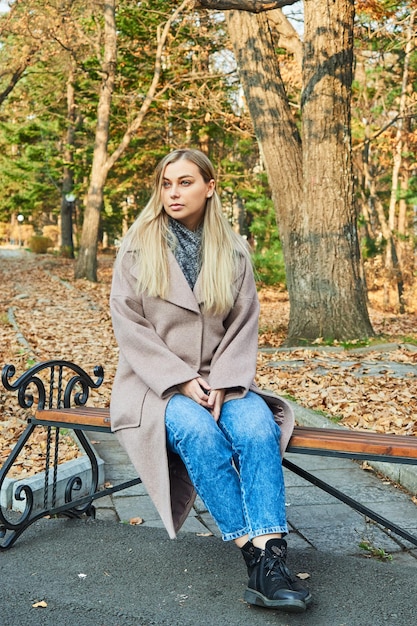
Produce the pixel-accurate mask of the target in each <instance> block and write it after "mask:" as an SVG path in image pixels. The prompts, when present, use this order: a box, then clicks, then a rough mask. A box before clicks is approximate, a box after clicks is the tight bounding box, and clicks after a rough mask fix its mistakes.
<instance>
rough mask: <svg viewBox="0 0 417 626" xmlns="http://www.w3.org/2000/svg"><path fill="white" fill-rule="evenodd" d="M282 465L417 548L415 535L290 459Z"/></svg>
mask: <svg viewBox="0 0 417 626" xmlns="http://www.w3.org/2000/svg"><path fill="white" fill-rule="evenodd" d="M282 464H283V466H284V467H286V468H287V469H289V470H290V471H291V472H294V474H297V475H298V476H301V478H304V479H305V480H307V481H308V482H310V483H312V484H313V485H315V486H316V487H319V489H322V490H323V491H326V492H327V493H329V494H330V495H331V496H333V497H335V498H337V499H338V500H340V501H341V502H344V504H347V505H348V506H350V507H351V508H352V509H354V510H355V511H358V512H359V513H362V514H363V515H366V517H369V519H371V520H373V521H374V522H376V523H377V524H380V525H381V526H383V527H384V528H388V529H389V530H391V531H392V532H393V533H395V534H396V535H398V536H399V537H402V538H403V539H406V540H407V541H409V542H410V543H412V544H413V545H415V546H417V537H415V536H414V535H411V534H410V533H409V532H407V531H406V530H404V529H403V528H401V527H400V526H397V525H396V524H394V523H393V522H390V521H389V520H387V519H386V518H385V517H382V516H381V515H379V514H378V513H376V512H375V511H372V509H369V508H368V507H366V506H364V505H362V504H360V502H357V501H356V500H354V499H353V498H350V497H349V496H347V495H346V494H344V493H342V492H341V491H339V490H338V489H336V488H335V487H332V486H331V485H328V484H327V483H325V482H324V481H322V480H320V478H317V476H314V475H313V474H311V473H310V472H307V471H306V470H305V469H303V468H302V467H299V466H298V465H295V463H292V462H291V461H289V460H288V459H286V458H284V459H283V461H282Z"/></svg>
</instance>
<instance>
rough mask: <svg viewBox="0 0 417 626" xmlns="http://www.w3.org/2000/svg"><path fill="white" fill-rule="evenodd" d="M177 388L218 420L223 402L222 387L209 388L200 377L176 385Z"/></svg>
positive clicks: (223, 392)
mask: <svg viewBox="0 0 417 626" xmlns="http://www.w3.org/2000/svg"><path fill="white" fill-rule="evenodd" d="M177 389H178V391H179V392H180V393H182V395H183V396H187V398H191V400H194V402H197V404H199V405H200V406H203V407H204V408H205V409H207V410H208V411H210V413H211V414H212V416H213V417H214V419H215V420H216V422H217V421H218V419H219V417H220V412H221V410H222V406H223V402H224V395H225V390H224V389H211V387H210V385H209V384H208V383H207V382H206V381H205V380H204V378H200V377H199V378H193V379H192V380H188V381H187V382H186V383H182V384H181V385H177Z"/></svg>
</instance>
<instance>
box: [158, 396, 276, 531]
mask: <svg viewBox="0 0 417 626" xmlns="http://www.w3.org/2000/svg"><path fill="white" fill-rule="evenodd" d="M165 424H166V432H167V445H168V447H169V449H170V450H172V451H173V452H176V453H177V454H179V456H180V457H181V459H182V460H183V462H184V464H185V466H186V468H187V470H188V474H189V476H190V479H191V481H192V482H193V485H194V487H195V489H196V491H197V493H198V494H199V496H200V497H201V499H202V500H203V502H204V504H205V506H206V507H207V510H208V511H209V512H210V514H211V515H212V517H213V518H214V520H215V522H216V524H217V525H218V527H219V529H220V531H221V533H222V536H223V539H224V541H229V540H232V539H237V538H238V537H242V536H244V535H246V534H247V535H249V538H250V539H252V538H253V537H257V536H259V535H266V534H270V533H283V534H284V533H286V532H287V523H286V515H285V489H284V477H283V471H282V464H281V453H280V444H279V440H280V435H281V432H280V429H279V426H278V425H277V424H276V422H275V421H274V417H273V415H272V412H271V411H270V409H269V407H268V406H267V404H266V403H265V402H264V400H263V399H262V398H261V397H260V396H259V395H257V394H256V393H253V392H249V393H248V394H247V395H246V396H245V397H244V398H241V399H238V400H229V401H228V402H225V403H224V404H223V407H222V411H221V415H220V419H219V421H218V422H217V423H216V422H215V420H214V419H213V417H212V415H211V413H210V412H209V411H208V410H207V409H205V408H203V407H202V406H200V405H199V404H197V403H196V402H194V400H191V399H190V398H187V397H186V396H183V395H181V394H176V395H175V396H173V397H172V398H171V399H170V400H169V402H168V405H167V407H166V411H165Z"/></svg>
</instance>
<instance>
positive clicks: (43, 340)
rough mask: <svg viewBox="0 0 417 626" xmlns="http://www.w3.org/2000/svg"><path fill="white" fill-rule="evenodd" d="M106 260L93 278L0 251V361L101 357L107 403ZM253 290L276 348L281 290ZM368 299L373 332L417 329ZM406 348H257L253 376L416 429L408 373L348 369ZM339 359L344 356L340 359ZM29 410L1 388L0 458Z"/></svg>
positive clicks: (375, 420) (404, 429)
mask: <svg viewBox="0 0 417 626" xmlns="http://www.w3.org/2000/svg"><path fill="white" fill-rule="evenodd" d="M112 267H113V258H112V257H110V256H109V257H104V256H103V257H101V259H100V263H99V282H98V283H97V284H93V283H90V282H88V281H85V280H75V279H74V277H73V276H74V262H73V261H71V260H68V259H59V258H55V257H52V256H32V255H25V256H24V257H23V258H13V257H3V258H1V266H0V280H1V284H2V291H1V294H0V303H1V312H0V346H1V348H0V352H1V364H5V363H13V364H14V365H15V366H16V372H17V374H20V373H22V372H23V371H24V370H25V369H27V367H29V366H30V364H32V363H34V362H39V361H43V360H48V359H53V358H56V359H60V358H61V359H63V358H65V359H66V360H69V361H74V362H76V363H78V364H80V365H82V366H83V367H84V369H86V371H87V372H90V373H92V372H93V368H94V366H95V365H103V366H104V370H105V382H104V383H103V385H102V387H101V388H100V389H99V390H97V391H94V392H93V394H92V403H93V404H94V405H95V406H103V407H106V406H108V405H109V401H110V392H111V383H112V380H113V377H114V373H115V369H116V364H117V355H118V350H117V345H116V342H115V339H114V336H113V332H112V327H111V319H110V314H109V306H108V297H109V291H110V282H111V276H112ZM371 296H372V297H373V294H371ZM260 300H261V317H260V346H261V347H263V348H265V347H267V346H268V347H275V348H279V347H280V346H281V345H282V343H283V341H284V339H285V334H286V328H287V324H288V313H289V304H288V298H287V294H286V293H285V292H282V291H279V290H277V289H272V288H268V289H263V290H261V292H260ZM372 302H373V306H372V308H371V309H370V314H371V319H372V323H373V326H374V329H375V331H376V332H377V333H383V334H385V335H391V336H393V338H394V339H397V338H398V337H399V336H402V337H404V336H407V337H412V338H414V339H417V333H416V316H415V315H414V314H407V315H403V316H400V315H396V314H394V313H389V314H388V313H386V312H383V311H382V310H381V308H380V307H379V306H378V303H377V301H376V299H374V300H372ZM412 348H413V347H412V346H409V347H408V348H407V347H398V348H397V349H395V350H391V351H390V352H389V353H387V352H385V351H381V349H378V348H376V349H375V350H374V351H369V352H367V353H362V354H359V353H358V354H352V353H351V352H350V351H345V350H341V351H340V352H337V353H334V352H333V353H331V354H329V353H326V352H323V351H321V350H320V349H319V347H317V348H314V349H309V350H305V349H303V350H300V349H299V350H291V351H279V352H277V353H275V354H273V353H268V354H265V353H263V352H260V355H259V360H258V375H257V382H258V383H259V384H260V386H262V387H266V388H269V389H272V390H273V391H275V392H277V393H279V394H281V395H284V396H285V395H287V396H290V397H292V398H293V399H295V400H296V401H297V402H298V403H299V404H301V405H303V406H305V407H308V408H310V409H314V410H320V411H323V412H324V413H325V414H326V415H329V416H334V417H336V418H339V419H340V420H341V421H342V422H343V423H344V424H346V425H347V426H349V427H352V428H372V429H374V430H377V431H380V432H395V433H401V434H405V433H407V434H417V427H416V419H415V417H414V416H415V415H416V408H417V387H416V376H415V374H410V375H408V376H406V377H397V376H395V375H394V374H393V373H392V372H390V369H389V367H387V369H386V372H385V373H384V374H383V375H380V376H371V375H364V376H356V375H355V370H357V368H359V367H364V366H371V365H372V364H373V363H378V362H381V360H384V363H385V360H386V359H389V361H390V362H393V363H401V364H407V365H410V366H414V365H415V363H416V359H417V354H416V352H413V350H412ZM346 361H349V362H350V363H351V364H350V365H349V366H347V365H346ZM294 362H296V367H295V366H294ZM26 417H27V415H26V412H25V411H23V410H22V409H20V408H19V407H18V404H17V400H16V398H14V397H13V394H11V393H9V392H5V391H4V390H0V451H1V453H0V464H1V463H2V462H3V461H4V459H5V458H6V457H7V454H8V452H9V450H10V448H11V446H12V445H13V443H14V441H16V438H17V437H18V436H19V434H20V433H21V432H22V430H23V428H24V426H25V420H26ZM41 448H42V446H41V444H40V442H38V443H36V441H34V442H33V445H32V446H31V449H30V452H29V453H28V452H27V451H25V455H26V458H25V459H23V460H22V462H21V463H20V465H19V472H28V473H29V472H32V471H34V468H35V469H36V471H39V467H40V464H41V462H42V460H43V457H42V449H41ZM62 454H63V455H64V457H67V458H72V456H71V455H72V454H77V452H76V449H75V448H74V445H73V444H72V440H71V442H69V443H68V445H67V446H63V452H62ZM31 464H32V465H31Z"/></svg>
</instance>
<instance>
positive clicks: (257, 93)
mask: <svg viewBox="0 0 417 626" xmlns="http://www.w3.org/2000/svg"><path fill="white" fill-rule="evenodd" d="M226 15H227V25H228V31H229V35H230V39H231V41H232V44H233V49H234V53H235V56H236V60H237V63H238V67H239V73H240V77H241V81H242V85H243V90H244V92H245V97H246V101H247V104H248V107H249V112H250V114H251V118H252V121H253V125H254V129H255V133H256V137H257V140H258V143H259V148H260V151H261V155H262V160H263V162H264V165H265V169H266V172H267V175H268V180H269V184H270V188H271V193H272V199H273V202H274V206H275V211H276V218H277V223H278V229H279V234H280V238H281V243H282V247H283V253H284V258H285V260H286V262H288V261H289V267H291V257H292V254H293V252H292V250H293V248H292V239H293V237H294V233H295V232H296V230H297V227H298V223H299V221H300V219H301V214H300V209H301V200H302V170H301V167H302V156H301V140H300V136H299V133H298V130H297V127H296V125H295V122H294V117H293V115H292V113H291V110H290V107H289V104H288V98H287V96H286V93H285V88H284V84H283V82H282V79H281V75H280V72H279V65H278V63H277V59H276V55H275V52H274V45H273V37H272V34H271V31H270V29H269V24H268V18H267V15H266V14H264V13H262V14H260V15H257V16H254V15H251V14H250V13H246V12H243V11H231V12H230V13H227V14H226ZM271 227H272V228H275V225H272V226H271ZM287 287H288V292H289V294H290V299H291V294H292V292H293V289H294V282H293V275H292V273H291V271H290V270H289V269H288V267H287Z"/></svg>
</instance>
